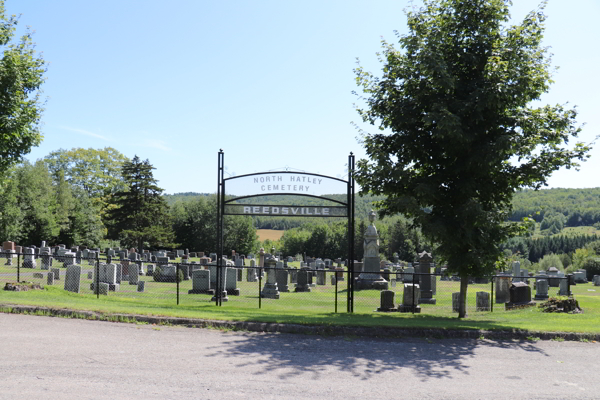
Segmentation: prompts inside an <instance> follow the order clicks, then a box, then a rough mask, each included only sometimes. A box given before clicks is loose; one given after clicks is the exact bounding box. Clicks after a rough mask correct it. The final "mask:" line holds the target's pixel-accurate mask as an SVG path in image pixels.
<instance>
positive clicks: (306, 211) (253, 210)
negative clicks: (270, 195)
mask: <svg viewBox="0 0 600 400" xmlns="http://www.w3.org/2000/svg"><path fill="white" fill-rule="evenodd" d="M243 210H244V214H260V215H265V214H283V215H289V214H290V211H291V214H292V215H315V216H316V215H331V212H330V209H329V208H328V207H275V206H261V207H246V206H244V207H243Z"/></svg>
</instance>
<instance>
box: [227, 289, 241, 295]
mask: <svg viewBox="0 0 600 400" xmlns="http://www.w3.org/2000/svg"><path fill="white" fill-rule="evenodd" d="M227 294H230V295H232V296H239V295H240V289H239V288H235V289H227Z"/></svg>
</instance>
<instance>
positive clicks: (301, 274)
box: [295, 269, 311, 292]
mask: <svg viewBox="0 0 600 400" xmlns="http://www.w3.org/2000/svg"><path fill="white" fill-rule="evenodd" d="M308 277H309V272H308V271H307V270H305V269H301V270H300V271H298V274H297V283H296V289H295V291H296V292H310V290H311V289H310V282H309V278H308Z"/></svg>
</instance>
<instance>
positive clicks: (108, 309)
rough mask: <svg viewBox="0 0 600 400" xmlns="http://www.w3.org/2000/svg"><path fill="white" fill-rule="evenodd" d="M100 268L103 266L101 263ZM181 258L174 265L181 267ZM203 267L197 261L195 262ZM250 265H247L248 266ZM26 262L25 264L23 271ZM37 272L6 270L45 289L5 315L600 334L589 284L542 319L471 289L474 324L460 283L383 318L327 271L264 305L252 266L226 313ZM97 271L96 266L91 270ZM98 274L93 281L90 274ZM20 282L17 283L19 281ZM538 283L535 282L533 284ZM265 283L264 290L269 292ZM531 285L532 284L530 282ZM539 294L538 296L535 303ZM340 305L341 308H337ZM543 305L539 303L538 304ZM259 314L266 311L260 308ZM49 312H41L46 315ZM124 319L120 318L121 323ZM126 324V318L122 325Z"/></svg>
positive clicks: (8, 277)
mask: <svg viewBox="0 0 600 400" xmlns="http://www.w3.org/2000/svg"><path fill="white" fill-rule="evenodd" d="M101 261H102V260H101ZM179 261H180V259H176V260H174V261H173V262H171V263H170V264H176V263H178V262H179ZM189 261H190V262H191V261H198V259H193V258H192V259H191V260H189ZM247 262H248V260H247ZM22 263H23V261H22V260H21V264H22ZM36 263H37V264H36V268H33V269H32V268H23V267H22V266H21V268H17V262H16V260H15V261H14V262H13V265H12V266H7V265H4V264H5V263H4V260H2V262H1V263H0V264H1V265H0V285H1V286H2V287H4V286H5V284H6V283H7V282H16V281H17V278H19V280H20V281H21V282H23V281H26V282H31V283H33V284H39V285H41V286H42V289H41V290H27V291H7V290H1V291H0V308H1V309H2V311H4V312H10V311H11V308H12V306H13V305H31V306H39V307H45V308H51V309H70V310H82V311H83V310H84V311H95V312H98V313H102V314H105V315H106V316H107V318H108V319H110V315H115V314H119V315H122V314H126V315H145V316H166V317H181V318H193V319H207V320H224V321H256V322H269V323H293V324H308V325H324V326H334V325H335V326H360V327H364V326H369V327H395V328H423V329H479V330H486V331H487V330H492V331H493V330H500V331H506V330H508V331H514V330H519V331H529V332H531V333H532V336H535V333H536V332H569V333H572V332H574V333H582V334H598V333H600V287H599V286H594V285H593V284H592V283H591V282H590V283H586V284H577V285H575V286H571V292H572V294H573V296H574V297H575V299H576V300H577V301H578V302H579V305H580V307H581V308H582V309H583V310H584V312H583V313H582V314H564V313H543V312H542V311H541V309H540V308H539V307H538V306H537V305H536V306H535V307H528V308H523V309H516V310H510V311H506V310H505V309H504V305H503V304H495V303H494V300H495V296H494V293H491V290H492V287H491V284H489V283H488V284H470V285H469V289H468V301H467V311H468V317H467V318H464V319H460V320H459V319H458V318H457V317H456V316H457V313H455V312H453V311H452V293H454V292H458V291H459V285H460V282H458V281H447V280H441V278H440V277H439V276H437V277H436V278H437V282H436V293H435V296H434V297H435V299H436V304H435V305H433V304H421V305H420V307H421V312H420V313H415V314H413V313H410V312H409V313H400V312H377V311H376V309H377V308H378V307H379V305H380V292H379V290H360V291H355V294H354V312H353V313H348V312H347V282H348V273H347V271H346V272H345V273H344V275H345V279H344V281H339V280H338V282H337V285H335V284H333V282H334V280H332V279H331V277H332V276H333V274H334V273H335V272H333V271H328V270H327V271H326V279H325V285H314V287H312V288H311V292H297V293H296V292H294V286H295V285H294V284H292V283H289V290H290V291H289V292H280V297H279V299H268V298H261V299H259V291H260V290H261V289H262V288H261V287H260V286H259V282H258V281H257V282H247V280H246V270H245V269H246V267H247V265H246V266H245V267H244V268H243V269H244V270H243V276H242V280H241V281H238V282H237V287H238V288H239V290H240V295H239V296H235V295H231V294H230V295H228V301H224V302H222V303H221V304H222V305H221V306H217V305H215V302H214V301H211V299H212V296H211V295H207V294H188V291H189V290H191V289H192V279H189V280H183V281H181V282H179V283H177V282H155V281H154V279H153V277H152V276H146V275H142V276H139V280H143V281H145V289H144V292H138V291H137V285H129V284H128V282H127V281H123V282H122V283H121V285H120V288H119V290H118V291H114V292H113V291H110V292H109V293H108V295H97V294H96V293H95V292H94V291H93V290H92V289H91V288H90V284H91V283H92V282H93V279H92V278H91V277H89V276H90V275H93V271H94V270H95V266H94V265H89V264H90V263H88V262H87V261H86V260H83V262H82V263H81V264H80V265H81V266H82V273H81V279H80V291H79V293H73V292H69V291H66V290H64V279H65V277H64V274H65V271H66V269H65V268H62V267H61V268H60V279H59V280H55V281H54V284H53V285H47V284H46V277H47V273H48V272H49V271H45V270H41V269H40V264H41V261H40V260H39V259H38V260H36ZM91 264H93V262H92V263H91ZM289 266H290V267H299V266H300V263H299V262H290V263H289ZM89 273H92V274H89ZM17 275H19V276H17ZM530 281H531V282H532V281H534V279H530ZM265 282H266V279H262V282H260V284H261V285H262V286H264V284H265ZM530 286H532V284H531V283H530ZM389 289H390V290H392V291H394V292H395V304H396V305H398V304H399V303H401V302H402V291H403V284H402V282H400V281H398V282H395V281H394V280H392V281H391V282H390V287H389ZM479 291H486V292H490V298H491V299H492V300H491V302H492V303H494V304H492V307H493V311H477V310H476V308H475V294H476V292H479ZM556 292H557V288H554V287H551V288H550V291H549V294H550V296H551V297H552V296H554V295H555V294H556ZM533 293H534V290H533V289H532V297H533ZM336 298H337V301H336ZM537 303H538V305H539V304H540V303H541V301H537ZM259 307H260V308H259ZM40 313H43V312H40ZM120 318H121V317H120ZM121 319H125V320H127V318H121Z"/></svg>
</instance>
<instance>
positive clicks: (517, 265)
mask: <svg viewBox="0 0 600 400" xmlns="http://www.w3.org/2000/svg"><path fill="white" fill-rule="evenodd" d="M512 274H513V282H520V281H521V262H520V261H514V262H513V264H512Z"/></svg>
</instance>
